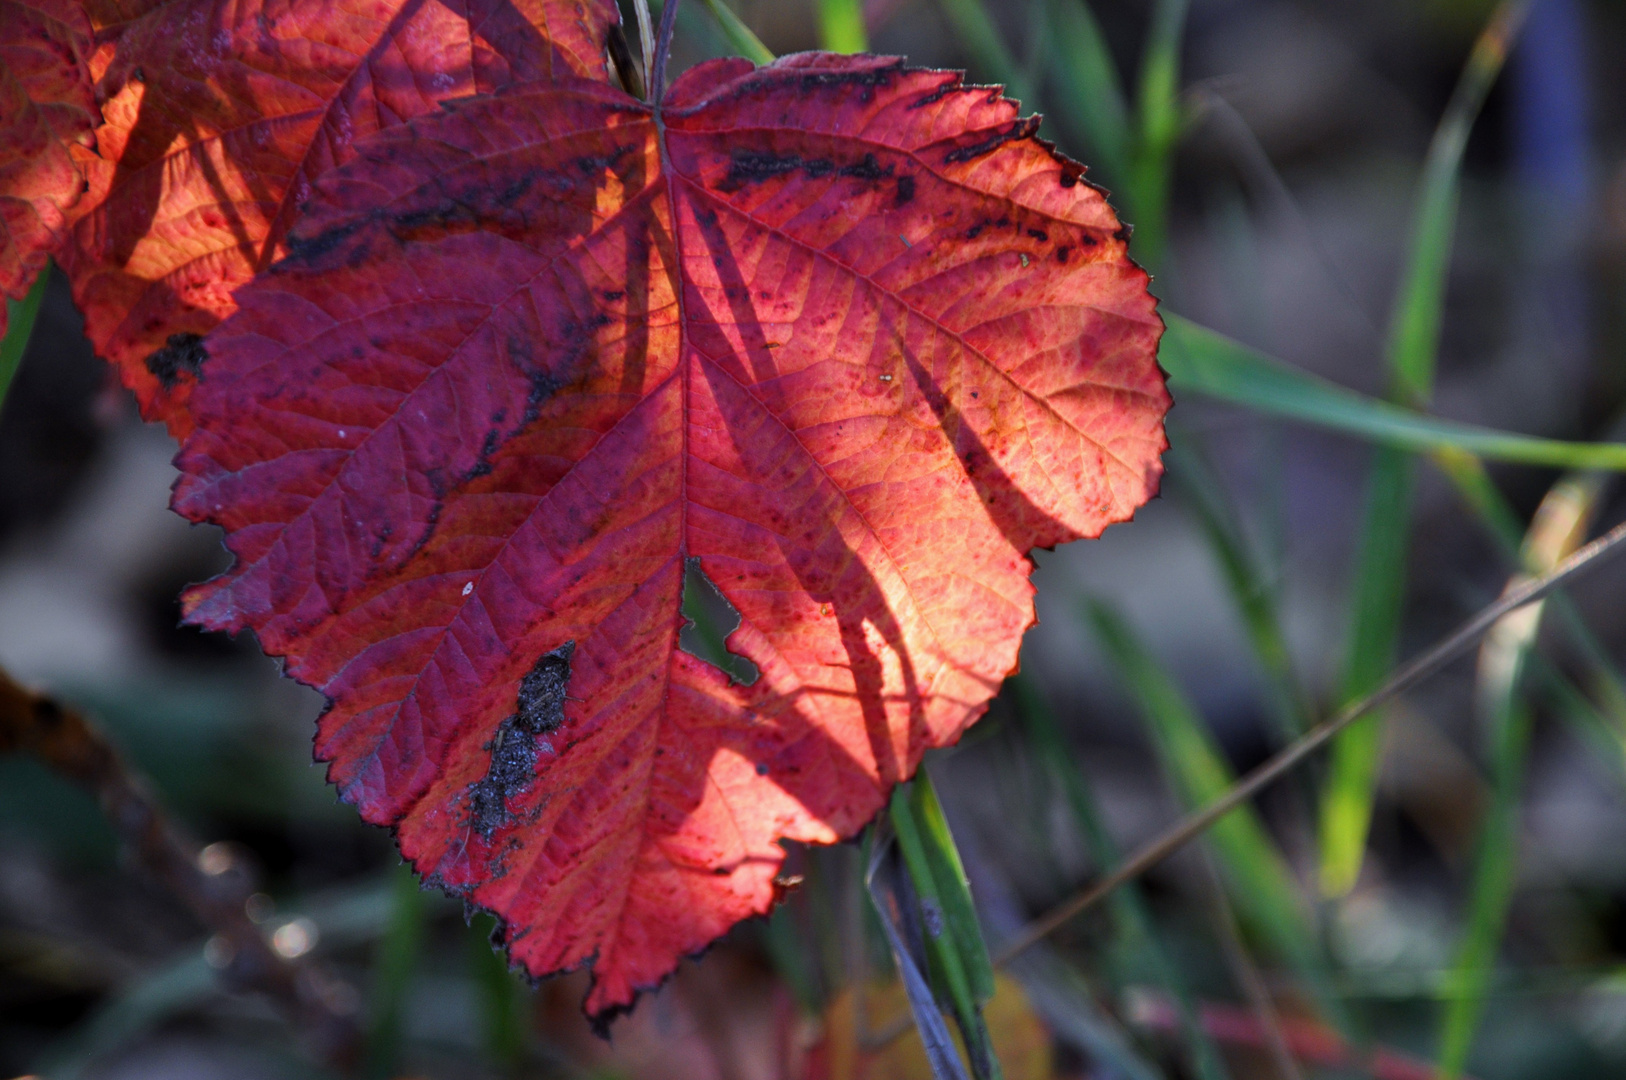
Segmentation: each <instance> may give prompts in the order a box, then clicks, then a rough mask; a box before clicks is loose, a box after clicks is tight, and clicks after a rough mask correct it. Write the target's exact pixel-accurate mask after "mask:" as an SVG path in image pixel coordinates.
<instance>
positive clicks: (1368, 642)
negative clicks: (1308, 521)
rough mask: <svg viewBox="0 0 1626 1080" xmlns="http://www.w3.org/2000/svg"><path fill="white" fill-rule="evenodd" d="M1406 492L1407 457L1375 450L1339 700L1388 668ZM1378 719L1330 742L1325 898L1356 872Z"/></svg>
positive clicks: (1401, 575) (1400, 597)
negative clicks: (1331, 749)
mask: <svg viewBox="0 0 1626 1080" xmlns="http://www.w3.org/2000/svg"><path fill="white" fill-rule="evenodd" d="M1411 492H1412V472H1411V459H1410V458H1409V457H1408V456H1407V455H1406V454H1405V453H1404V452H1402V451H1400V450H1396V449H1394V448H1393V447H1387V446H1384V447H1379V448H1378V451H1377V453H1376V455H1375V456H1374V458H1373V461H1372V471H1371V473H1370V474H1368V476H1367V486H1366V511H1365V515H1364V521H1365V526H1364V529H1363V532H1362V536H1361V546H1360V553H1359V556H1358V561H1357V563H1356V572H1355V585H1354V588H1353V590H1352V592H1353V596H1352V600H1351V604H1352V615H1353V618H1352V620H1351V626H1350V634H1349V645H1348V649H1347V652H1346V656H1345V661H1344V680H1343V687H1342V691H1341V693H1342V700H1341V702H1340V703H1342V702H1347V701H1354V700H1356V699H1357V698H1360V697H1364V696H1365V695H1366V694H1368V693H1370V692H1371V691H1372V690H1373V689H1374V688H1376V687H1377V686H1378V685H1379V684H1380V683H1381V682H1382V681H1383V677H1384V676H1385V675H1387V674H1388V673H1389V670H1390V669H1391V668H1392V667H1393V666H1394V664H1395V657H1396V654H1397V652H1398V649H1399V642H1400V617H1401V612H1402V608H1403V605H1404V603H1405V595H1406V575H1405V567H1406V549H1407V542H1408V540H1409V539H1410V530H1409V529H1408V528H1407V526H1408V524H1409V522H1410V514H1409V512H1408V511H1409V507H1410V506H1411ZM1382 717H1383V714H1382V713H1381V712H1379V713H1374V714H1373V715H1372V716H1369V717H1367V718H1366V719H1364V720H1362V721H1361V722H1360V723H1359V724H1356V725H1353V726H1351V727H1350V729H1349V730H1348V731H1346V732H1344V733H1343V734H1342V735H1340V736H1339V737H1338V738H1337V740H1335V741H1334V743H1333V751H1332V754H1331V755H1330V758H1329V760H1328V766H1327V777H1326V781H1325V784H1324V786H1323V788H1322V792H1321V816H1320V825H1321V891H1322V893H1323V894H1325V895H1327V896H1342V895H1344V894H1345V893H1347V892H1349V890H1350V889H1352V888H1354V886H1355V879H1356V878H1357V877H1358V876H1359V875H1360V871H1361V861H1362V855H1363V853H1364V852H1365V850H1366V835H1367V832H1368V831H1369V830H1370V828H1371V824H1372V798H1373V795H1374V793H1375V792H1376V789H1377V775H1378V764H1379V759H1380V757H1381V755H1382V747H1383V742H1382V740H1383V721H1382Z"/></svg>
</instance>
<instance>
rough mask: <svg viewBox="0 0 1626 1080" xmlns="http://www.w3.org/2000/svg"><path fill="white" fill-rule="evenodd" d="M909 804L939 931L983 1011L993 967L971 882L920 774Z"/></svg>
mask: <svg viewBox="0 0 1626 1080" xmlns="http://www.w3.org/2000/svg"><path fill="white" fill-rule="evenodd" d="M909 802H910V808H911V809H912V810H913V811H914V818H915V823H916V825H918V826H919V828H920V839H921V841H922V842H923V843H924V845H925V848H926V859H927V861H928V862H929V863H930V864H931V870H932V879H933V880H934V881H935V882H936V883H937V896H938V899H939V900H940V901H941V902H942V904H943V922H944V930H945V931H946V932H947V933H948V935H949V937H950V939H951V940H952V941H953V942H954V944H955V946H956V948H957V949H958V951H959V953H960V962H961V966H962V967H963V968H964V969H965V973H966V981H967V983H969V985H970V988H971V996H972V998H973V1000H975V1001H976V1002H977V1004H979V1005H986V1004H987V1003H988V1001H989V1000H990V999H991V998H992V997H993V996H994V965H993V964H992V963H990V962H989V960H988V945H987V944H986V943H985V942H984V941H983V939H982V926H981V925H980V924H979V923H978V922H977V909H976V906H975V904H974V903H973V902H972V899H971V882H970V881H969V880H968V879H967V878H966V875H965V865H964V864H963V863H962V862H961V861H960V849H959V848H957V847H955V845H954V834H953V833H951V832H949V827H948V819H947V818H946V817H944V816H943V805H942V803H940V802H938V801H937V789H936V788H934V787H933V786H932V778H931V776H930V775H929V774H928V773H927V772H926V770H925V769H924V768H923V769H921V770H920V772H918V773H916V774H915V780H914V783H912V784H910V785H909Z"/></svg>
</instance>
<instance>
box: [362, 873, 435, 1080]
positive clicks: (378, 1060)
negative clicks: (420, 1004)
mask: <svg viewBox="0 0 1626 1080" xmlns="http://www.w3.org/2000/svg"><path fill="white" fill-rule="evenodd" d="M427 926H428V905H427V904H425V903H424V896H423V888H422V886H420V885H419V883H418V878H417V875H415V874H413V873H412V871H411V870H410V869H409V868H408V867H406V866H401V867H399V868H397V869H396V871H395V874H394V880H393V881H392V882H391V885H390V914H389V922H388V923H387V924H386V925H385V927H384V936H383V937H382V938H380V939H379V941H378V947H377V952H376V953H375V954H374V959H373V985H372V1000H371V1002H370V1003H369V1004H370V1010H369V1011H370V1015H369V1016H368V1024H367V1075H368V1076H370V1077H373V1078H374V1080H382V1078H384V1077H389V1076H394V1075H396V1073H397V1071H398V1069H399V1065H400V1056H401V1050H400V1047H401V1037H402V1034H403V1030H404V1029H403V1013H404V1011H405V1009H406V1000H407V994H408V993H409V992H410V991H411V989H412V977H413V974H414V973H415V972H416V971H417V968H418V960H419V957H420V955H421V954H422V952H423V939H424V933H425V930H426V928H427Z"/></svg>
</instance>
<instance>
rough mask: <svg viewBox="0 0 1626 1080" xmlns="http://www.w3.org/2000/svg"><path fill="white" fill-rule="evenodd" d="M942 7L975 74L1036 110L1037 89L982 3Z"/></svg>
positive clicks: (948, 0)
mask: <svg viewBox="0 0 1626 1080" xmlns="http://www.w3.org/2000/svg"><path fill="white" fill-rule="evenodd" d="M938 5H939V6H940V7H941V8H942V9H943V14H944V15H946V16H947V17H948V22H949V27H950V28H951V29H953V31H954V37H955V40H956V41H958V42H959V43H960V48H962V49H964V50H965V51H966V55H968V56H969V57H970V58H971V66H972V74H973V75H975V76H977V77H978V78H983V79H991V80H993V81H994V82H997V83H1001V84H1003V85H1004V86H1005V88H1006V90H1007V91H1008V92H1009V93H1010V95H1011V96H1012V97H1014V98H1016V99H1018V100H1019V101H1021V102H1022V103H1023V104H1024V105H1026V106H1027V107H1028V109H1030V110H1031V109H1033V108H1034V107H1035V106H1036V104H1037V102H1036V101H1035V99H1034V90H1035V89H1036V88H1035V87H1033V86H1031V85H1029V83H1028V80H1027V77H1026V76H1025V75H1024V74H1023V73H1022V69H1021V67H1020V66H1019V65H1018V64H1017V62H1016V57H1015V56H1013V55H1012V54H1011V50H1010V46H1009V45H1007V44H1006V42H1005V35H1003V34H1001V33H1000V32H999V27H998V26H997V25H995V23H994V20H993V19H991V18H989V17H988V11H987V9H986V8H984V7H983V5H982V0H938Z"/></svg>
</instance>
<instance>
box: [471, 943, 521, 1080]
mask: <svg viewBox="0 0 1626 1080" xmlns="http://www.w3.org/2000/svg"><path fill="white" fill-rule="evenodd" d="M495 925H496V923H495V921H494V920H493V919H492V918H491V917H490V916H489V915H480V916H476V917H475V919H474V920H473V922H472V923H471V926H472V927H473V931H472V932H471V934H470V935H469V967H470V969H471V973H472V975H473V976H474V982H475V985H476V986H477V987H478V989H479V995H480V1019H481V1026H482V1028H483V1030H482V1031H481V1040H480V1045H481V1047H482V1049H483V1050H484V1051H485V1056H486V1060H487V1061H489V1062H490V1063H491V1064H492V1065H494V1066H496V1067H498V1068H500V1069H503V1070H507V1071H512V1070H513V1069H515V1068H516V1067H517V1066H518V1065H519V1063H520V1059H521V1058H523V1057H524V1055H525V1044H526V1042H527V1040H528V1036H529V1032H528V1030H527V1028H526V1015H525V1001H524V998H523V997H522V996H521V993H520V986H519V980H518V979H516V978H515V977H514V974H513V972H511V971H509V970H508V960H507V958H506V956H504V955H503V954H502V953H500V952H498V951H497V948H496V946H494V945H493V944H492V943H491V933H492V930H493V928H494V927H495Z"/></svg>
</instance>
